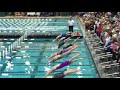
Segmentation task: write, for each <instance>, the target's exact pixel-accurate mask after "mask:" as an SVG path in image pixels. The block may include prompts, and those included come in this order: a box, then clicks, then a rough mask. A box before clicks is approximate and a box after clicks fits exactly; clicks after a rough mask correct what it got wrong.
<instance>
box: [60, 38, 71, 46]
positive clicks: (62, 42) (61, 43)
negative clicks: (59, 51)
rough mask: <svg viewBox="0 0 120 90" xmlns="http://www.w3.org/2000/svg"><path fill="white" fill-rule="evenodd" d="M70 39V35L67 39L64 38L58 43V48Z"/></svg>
mask: <svg viewBox="0 0 120 90" xmlns="http://www.w3.org/2000/svg"><path fill="white" fill-rule="evenodd" d="M69 40H71V39H70V37H69V38H67V39H65V40H63V41H61V42H60V43H59V44H58V48H60V47H61V46H63V45H64V44H65V43H66V42H68V41H69Z"/></svg>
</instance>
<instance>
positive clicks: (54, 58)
mask: <svg viewBox="0 0 120 90" xmlns="http://www.w3.org/2000/svg"><path fill="white" fill-rule="evenodd" d="M77 47H78V45H76V46H74V48H72V49H71V50H69V51H67V52H65V53H63V54H61V55H56V56H55V57H53V59H52V60H50V61H49V62H48V63H47V64H46V66H47V65H48V64H49V63H51V62H55V61H56V60H58V59H60V58H62V57H64V56H66V55H69V54H70V53H76V52H78V51H74V52H73V50H74V49H75V48H77Z"/></svg>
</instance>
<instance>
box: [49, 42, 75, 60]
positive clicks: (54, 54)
mask: <svg viewBox="0 0 120 90" xmlns="http://www.w3.org/2000/svg"><path fill="white" fill-rule="evenodd" d="M75 46H76V45H75V44H74V45H72V46H69V47H67V48H64V49H61V50H60V51H59V52H55V53H53V54H52V55H51V56H50V57H48V58H52V57H54V56H56V55H60V54H63V53H65V52H67V51H69V50H71V49H72V48H74V47H75Z"/></svg>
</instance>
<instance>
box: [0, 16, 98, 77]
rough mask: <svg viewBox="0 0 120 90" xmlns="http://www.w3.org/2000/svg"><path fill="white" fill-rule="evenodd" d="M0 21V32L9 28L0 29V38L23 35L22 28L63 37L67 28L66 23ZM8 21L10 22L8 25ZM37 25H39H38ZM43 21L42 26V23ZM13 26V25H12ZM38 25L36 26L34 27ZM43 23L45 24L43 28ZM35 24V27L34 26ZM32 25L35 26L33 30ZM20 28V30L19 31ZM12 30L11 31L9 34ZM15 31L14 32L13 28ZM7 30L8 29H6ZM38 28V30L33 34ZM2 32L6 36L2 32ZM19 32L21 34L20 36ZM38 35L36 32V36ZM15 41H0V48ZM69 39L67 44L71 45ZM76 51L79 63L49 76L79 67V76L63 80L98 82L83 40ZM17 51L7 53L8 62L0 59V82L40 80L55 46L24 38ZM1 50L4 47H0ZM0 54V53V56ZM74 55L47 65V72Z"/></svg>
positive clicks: (45, 41)
mask: <svg viewBox="0 0 120 90" xmlns="http://www.w3.org/2000/svg"><path fill="white" fill-rule="evenodd" d="M0 21H2V22H4V25H3V23H2V24H1V28H3V26H7V25H8V24H9V26H8V27H7V29H5V28H4V29H5V30H4V29H0V31H1V34H3V33H4V34H5V33H7V32H10V31H11V34H13V33H14V34H15V31H16V33H21V34H24V33H25V30H24V28H27V29H28V27H29V26H32V30H31V33H37V34H38V33H49V32H52V33H54V34H57V33H63V31H64V32H67V31H68V27H67V26H66V23H67V20H66V19H63V18H62V19H61V18H60V19H58V18H56V19H7V20H5V19H2V20H1V19H0ZM10 21H12V22H11V23H10ZM40 21H41V22H40ZM43 21H44V23H42V22H43ZM15 22H16V24H15ZM37 22H40V23H37ZM46 23H47V24H46ZM77 23H78V21H77V19H76V18H75V27H74V31H75V30H79V32H81V29H80V27H79V26H78V24H77ZM36 24H37V25H36ZM34 25H35V26H34ZM23 26H24V28H23ZM9 27H12V29H11V30H9V29H10V28H9ZM15 27H17V28H15ZM8 28H9V29H8ZM35 28H38V30H34V29H35ZM21 29H23V30H21ZM4 31H6V32H4ZM21 31H23V32H21ZM38 31H39V32H38ZM81 33H82V32H81ZM17 39H18V38H12V39H11V38H7V39H5V38H1V43H2V44H1V46H5V47H8V46H9V44H12V43H13V42H14V41H16V40H17ZM73 40H74V39H72V40H71V41H70V42H72V41H73ZM78 45H79V46H78V48H76V49H75V51H79V53H80V56H79V57H80V58H83V60H79V61H76V62H74V63H72V64H71V65H69V66H66V67H64V68H62V69H60V70H57V71H55V72H54V73H52V74H50V75H54V74H56V73H58V72H61V71H63V70H64V69H72V68H77V67H80V72H78V73H72V74H70V75H68V76H66V77H65V78H98V77H99V76H98V74H97V71H96V68H95V65H94V63H93V61H92V57H91V55H90V52H89V51H88V48H87V46H86V44H85V41H84V39H82V38H81V39H79V40H78ZM19 46H20V47H18V48H16V50H15V51H16V52H14V53H10V54H9V57H11V58H10V59H9V61H10V63H9V62H6V61H8V59H6V58H4V59H1V60H0V78H43V77H44V75H45V73H46V70H45V65H46V63H47V62H48V58H47V57H48V56H50V55H51V54H52V53H54V52H56V51H58V49H56V48H55V47H56V43H55V42H53V39H52V38H27V39H24V41H22V42H21V44H20V45H19ZM2 48H3V49H4V47H2ZM1 54H2V53H1ZM75 55H76V53H73V54H70V55H69V56H65V57H63V58H61V59H59V60H57V61H56V62H54V63H51V64H50V65H49V66H48V67H47V68H51V67H52V66H54V65H56V64H59V63H61V62H63V61H66V60H68V59H69V58H71V57H73V56H75Z"/></svg>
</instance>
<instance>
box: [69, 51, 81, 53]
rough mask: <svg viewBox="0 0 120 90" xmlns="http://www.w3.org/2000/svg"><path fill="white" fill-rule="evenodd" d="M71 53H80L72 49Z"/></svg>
mask: <svg viewBox="0 0 120 90" xmlns="http://www.w3.org/2000/svg"><path fill="white" fill-rule="evenodd" d="M71 53H80V52H79V51H72V52H71Z"/></svg>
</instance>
